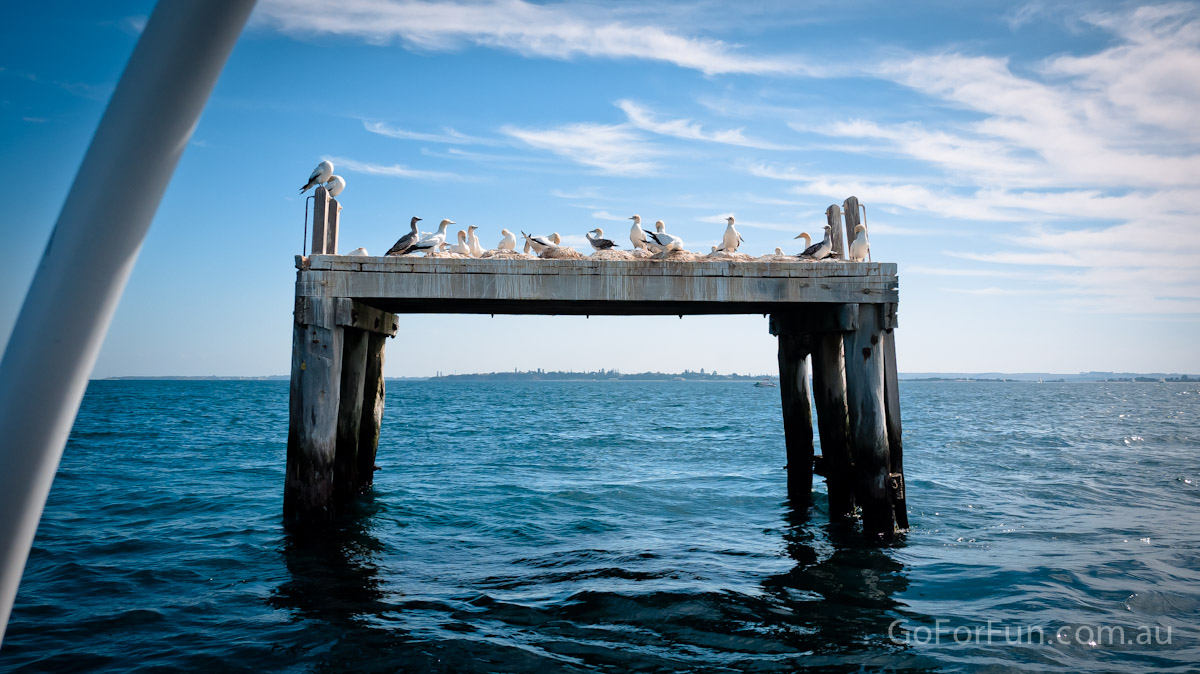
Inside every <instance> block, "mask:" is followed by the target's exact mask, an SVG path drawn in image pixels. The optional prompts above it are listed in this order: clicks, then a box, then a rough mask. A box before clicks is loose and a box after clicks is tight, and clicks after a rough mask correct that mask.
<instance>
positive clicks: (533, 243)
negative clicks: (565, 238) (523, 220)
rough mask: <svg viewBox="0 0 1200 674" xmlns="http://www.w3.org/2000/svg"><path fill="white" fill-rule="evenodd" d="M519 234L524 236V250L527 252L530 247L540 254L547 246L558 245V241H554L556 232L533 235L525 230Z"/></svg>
mask: <svg viewBox="0 0 1200 674" xmlns="http://www.w3.org/2000/svg"><path fill="white" fill-rule="evenodd" d="M521 235H522V236H524V237H525V252H529V249H530V248H532V249H533V252H535V253H537V254H538V255H541V254H542V251H544V250H546V249H547V248H552V247H554V246H557V245H558V241H555V237H557V236H558V234H552V235H551V236H533V235H530V234H526V233H525V232H521ZM561 240H562V239H559V241H561Z"/></svg>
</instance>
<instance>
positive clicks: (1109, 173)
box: [0, 0, 1200, 377]
mask: <svg viewBox="0 0 1200 674" xmlns="http://www.w3.org/2000/svg"><path fill="white" fill-rule="evenodd" d="M153 4H154V3H152V2H148V1H145V0H114V1H111V2H104V3H90V2H87V3H85V2H74V3H72V2H43V3H28V4H27V5H24V6H23V7H22V9H21V11H20V12H14V13H10V15H9V16H7V17H6V22H7V25H8V30H7V31H6V34H7V37H6V39H5V40H4V41H0V161H2V162H3V165H4V166H6V167H8V169H9V175H8V179H7V180H6V181H5V184H6V185H7V187H8V190H7V199H6V202H7V203H6V209H5V211H6V216H5V217H4V219H3V222H0V235H2V240H3V241H4V243H5V247H6V250H7V252H6V255H5V260H6V264H4V265H2V266H0V283H2V284H3V287H4V288H6V290H5V291H4V292H3V293H0V339H3V340H4V342H5V343H7V335H8V334H9V333H10V331H11V329H12V325H13V323H14V322H15V320H16V315H17V313H18V311H19V310H20V306H21V302H22V300H23V298H24V293H25V290H26V289H27V288H28V286H29V283H30V280H31V279H32V276H33V272H34V268H35V265H36V263H37V260H38V258H39V257H40V255H41V253H42V251H43V249H44V248H45V245H46V242H47V240H48V239H49V236H50V233H51V230H52V228H53V225H54V221H55V219H56V217H57V214H58V210H59V208H60V207H61V205H62V203H63V200H64V198H65V196H66V193H67V190H68V188H69V186H70V183H71V180H72V178H73V176H74V173H75V171H76V170H77V168H78V166H79V163H80V161H81V159H82V157H83V154H84V152H85V150H86V148H87V144H88V142H89V140H90V138H91V135H92V134H93V133H94V131H95V129H96V126H97V124H98V123H99V120H100V117H101V115H102V114H103V111H104V106H105V104H106V102H107V100H108V97H109V96H110V95H111V93H112V91H113V89H114V87H115V85H116V82H117V80H118V78H119V77H120V73H121V70H122V68H123V67H124V64H125V62H126V60H127V59H128V57H129V55H130V53H131V52H132V50H133V47H134V45H135V43H136V41H137V39H138V36H139V34H140V31H141V30H142V28H143V27H144V25H145V22H146V17H147V16H148V15H149V14H150V12H151V11H152V10H153ZM1197 73H1200V4H1197V3H1194V2H1170V3H1150V4H1140V3H1103V2H1090V1H1083V2H1064V3H1053V2H1031V3H1028V4H1020V3H1011V2H987V1H981V2H971V3H961V2H951V1H949V0H944V1H938V0H935V1H928V2H914V3H895V2H888V1H883V0H880V1H878V2H876V1H869V2H844V1H842V0H839V1H838V2H824V1H821V0H816V1H813V2H805V3H797V2H787V1H780V2H771V1H766V2H755V3H724V2H697V3H688V4H680V3H664V2H645V1H638V2H623V1H620V0H617V1H613V2H571V3H558V2H525V1H523V0H495V1H490V2H468V1H462V2H438V1H415V0H413V1H410V0H402V1H395V2H392V1H388V0H343V1H341V2H338V3H329V2H328V1H322V2H316V1H312V0H294V1H292V0H289V1H284V0H260V2H259V4H258V7H257V9H256V10H255V13H254V15H253V16H252V18H251V20H250V23H249V25H248V27H247V29H246V31H245V32H244V33H243V35H242V37H241V39H240V40H239V42H238V44H237V46H236V48H235V49H234V52H233V55H232V57H231V58H230V60H229V62H228V64H227V66H226V68H225V71H224V73H223V74H222V76H221V79H220V81H219V82H218V84H217V86H216V89H215V91H214V93H213V95H212V98H211V100H210V101H209V103H208V106H207V108H206V110H205V112H204V115H203V117H202V118H201V120H200V122H199V124H198V126H197V128H196V131H195V134H194V136H193V138H192V141H191V144H190V146H189V147H188V148H187V150H186V152H185V154H184V156H183V159H182V161H181V162H180V164H179V167H178V169H177V170H176V173H175V176H174V178H173V180H172V182H171V185H170V187H169V188H168V190H167V192H166V195H165V197H164V199H163V201H162V204H161V206H160V207H159V209H158V213H157V216H156V217H155V220H154V223H153V225H152V227H151V229H150V233H149V235H148V237H147V239H146V242H145V244H144V246H143V249H142V252H141V255H140V257H139V260H138V262H137V265H136V267H135V269H134V271H133V274H132V276H131V278H130V281H129V285H128V287H127V288H126V291H125V295H124V297H123V299H122V301H121V304H120V307H119V309H118V311H117V314H116V316H115V318H114V320H113V323H112V327H111V329H110V331H109V335H108V337H107V339H106V341H105V344H104V347H103V349H102V351H101V354H100V357H99V360H98V362H97V364H96V367H95V370H94V372H93V376H94V377H109V376H129V375H244V376H258V375H275V374H286V373H287V372H288V369H289V362H290V348H291V325H292V322H291V321H292V319H291V311H292V300H293V293H294V281H295V269H294V261H293V257H294V255H296V254H298V253H299V252H300V249H301V245H302V234H303V226H304V199H303V197H300V196H298V195H297V191H298V188H299V186H300V185H301V184H303V182H304V180H305V178H306V177H307V176H308V174H309V172H310V171H311V170H312V168H313V166H314V165H315V164H316V163H317V162H318V161H320V160H322V159H329V160H331V161H332V162H333V163H334V164H335V166H336V172H337V173H338V174H340V175H342V176H344V177H345V179H346V182H347V187H346V190H345V192H344V193H343V194H342V196H341V199H340V201H341V202H342V204H343V212H342V219H341V248H342V250H343V251H348V250H350V249H352V248H355V247H358V246H364V247H366V248H367V249H368V250H369V251H370V252H372V253H374V254H382V253H383V252H384V251H386V250H387V248H388V247H390V246H391V244H392V243H393V242H394V241H395V240H396V239H397V238H398V237H399V236H400V235H401V234H403V233H404V232H406V231H407V229H408V225H407V223H408V220H409V218H410V217H411V216H413V215H418V216H420V217H422V218H423V219H424V221H425V222H426V223H430V222H432V223H436V222H437V221H438V220H440V219H442V218H450V219H452V220H454V221H455V222H456V223H458V224H459V225H461V226H465V225H468V224H474V225H477V226H479V227H480V232H479V233H480V237H481V239H482V241H483V243H484V244H485V246H488V247H491V246H494V245H495V243H496V241H498V240H499V237H500V235H499V231H500V229H501V228H502V227H507V228H508V229H510V230H514V231H517V230H524V231H531V232H536V233H549V232H552V231H555V232H559V233H560V234H562V235H563V236H564V238H565V240H566V242H567V243H568V244H569V245H574V246H576V247H584V248H585V247H586V243H585V242H584V239H583V233H584V232H585V231H587V230H590V229H592V228H594V227H602V228H604V229H605V230H606V232H607V233H608V235H610V236H612V237H613V238H614V239H617V240H618V243H620V242H621V241H623V240H624V238H625V236H626V234H625V233H626V232H627V230H628V226H629V220H627V218H628V217H629V216H630V215H632V214H634V213H637V214H640V215H641V216H642V217H643V218H645V219H646V220H647V221H648V222H653V221H654V220H657V219H662V220H664V221H665V222H666V223H667V225H668V229H669V230H670V231H671V232H673V233H675V234H678V235H680V236H681V237H682V238H683V239H684V241H685V243H686V246H687V248H689V249H691V250H708V248H709V246H711V245H712V244H714V243H716V242H717V241H718V238H719V237H720V235H721V233H722V231H723V229H724V225H723V223H724V218H725V217H726V216H727V215H730V214H733V215H735V216H736V218H737V222H738V224H739V228H740V229H741V231H742V234H743V236H744V238H745V243H744V244H743V249H742V250H743V251H745V252H749V253H752V254H764V253H768V252H771V251H773V250H774V248H775V247H777V246H778V247H782V248H784V249H785V250H787V251H790V252H795V251H796V250H798V245H799V243H800V242H797V241H795V240H794V239H793V237H794V236H795V235H796V234H798V233H799V232H800V231H808V232H820V230H821V226H822V225H823V224H824V212H825V209H826V207H828V206H829V205H830V204H840V203H841V202H842V201H843V200H844V199H845V198H846V197H849V196H851V195H853V196H856V197H858V198H859V200H860V201H861V202H862V203H864V204H865V205H866V207H867V211H866V214H867V224H868V226H869V230H870V233H871V244H872V257H873V259H874V260H877V261H890V262H896V263H897V264H898V265H899V273H900V297H901V302H900V310H899V317H900V328H899V329H898V330H897V332H896V340H897V351H898V358H897V360H898V363H899V369H900V370H901V372H1066V373H1069V372H1080V371H1090V370H1105V371H1136V372H1151V371H1161V372H1198V371H1200V350H1198V349H1197V343H1198V340H1197V333H1198V329H1200V76H1197ZM115 169H116V170H119V167H115ZM130 189H137V187H136V186H135V185H131V186H130ZM120 198H121V195H113V204H114V207H119V204H120ZM414 356H415V357H414ZM539 367H541V368H545V369H550V370H557V369H563V370H592V369H598V368H605V369H610V368H616V369H619V370H621V371H623V372H638V371H645V370H660V371H678V370H683V369H687V368H690V369H700V368H705V369H708V370H717V371H719V372H741V373H747V372H749V373H755V374H758V373H773V372H775V371H776V369H777V366H776V361H775V344H774V338H772V337H771V336H770V335H769V334H768V333H767V321H766V319H764V318H763V317H761V316H736V317H685V318H683V319H679V318H674V317H671V318H663V317H636V318H635V317H630V318H620V317H616V318H590V319H585V318H582V317H528V316H521V317H503V316H497V317H495V318H490V317H486V316H482V317H481V316H430V315H420V316H406V317H404V320H403V321H402V324H401V328H400V334H399V335H398V337H397V338H396V340H394V341H393V342H391V343H389V358H388V361H387V366H386V374H387V375H389V376H425V375H430V374H433V373H435V372H437V371H441V372H460V373H461V372H477V371H482V372H490V371H504V370H512V369H514V368H516V369H534V368H539Z"/></svg>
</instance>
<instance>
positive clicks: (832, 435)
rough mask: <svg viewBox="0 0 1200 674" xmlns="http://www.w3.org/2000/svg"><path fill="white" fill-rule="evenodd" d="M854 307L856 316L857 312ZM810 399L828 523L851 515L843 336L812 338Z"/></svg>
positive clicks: (852, 502)
mask: <svg viewBox="0 0 1200 674" xmlns="http://www.w3.org/2000/svg"><path fill="white" fill-rule="evenodd" d="M850 306H854V310H855V312H857V310H858V308H857V306H855V305H850ZM812 360H813V364H812V372H813V374H812V387H813V398H814V399H815V400H816V403H817V430H818V432H819V433H820V435H821V456H822V457H823V463H824V466H823V469H824V472H825V489H826V491H828V493H829V519H830V520H831V521H836V520H841V519H845V518H848V517H852V516H853V515H854V488H853V480H852V474H853V462H852V461H851V460H850V436H849V433H850V419H849V412H848V409H847V403H846V364H845V360H844V359H843V358H842V333H841V332H823V333H820V334H818V335H815V337H814V339H813V352H812Z"/></svg>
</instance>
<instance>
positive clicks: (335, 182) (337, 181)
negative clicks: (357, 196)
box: [325, 176, 346, 197]
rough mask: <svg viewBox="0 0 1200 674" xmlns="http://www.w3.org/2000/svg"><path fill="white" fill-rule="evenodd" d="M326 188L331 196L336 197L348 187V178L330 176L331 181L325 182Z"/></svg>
mask: <svg viewBox="0 0 1200 674" xmlns="http://www.w3.org/2000/svg"><path fill="white" fill-rule="evenodd" d="M325 189H327V190H329V196H330V197H336V196H337V195H339V194H341V193H342V190H344V189H346V179H345V178H343V177H341V176H329V182H327V183H325Z"/></svg>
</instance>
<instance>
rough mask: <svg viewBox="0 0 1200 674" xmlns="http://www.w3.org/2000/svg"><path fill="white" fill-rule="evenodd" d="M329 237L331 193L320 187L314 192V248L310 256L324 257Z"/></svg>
mask: <svg viewBox="0 0 1200 674" xmlns="http://www.w3.org/2000/svg"><path fill="white" fill-rule="evenodd" d="M328 237H329V191H328V190H326V189H325V188H324V187H323V186H321V185H318V186H317V189H316V190H315V191H314V192H313V222H312V248H311V250H310V251H309V253H308V254H309V256H313V255H324V254H325V253H326V252H327V249H326V241H328Z"/></svg>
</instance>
